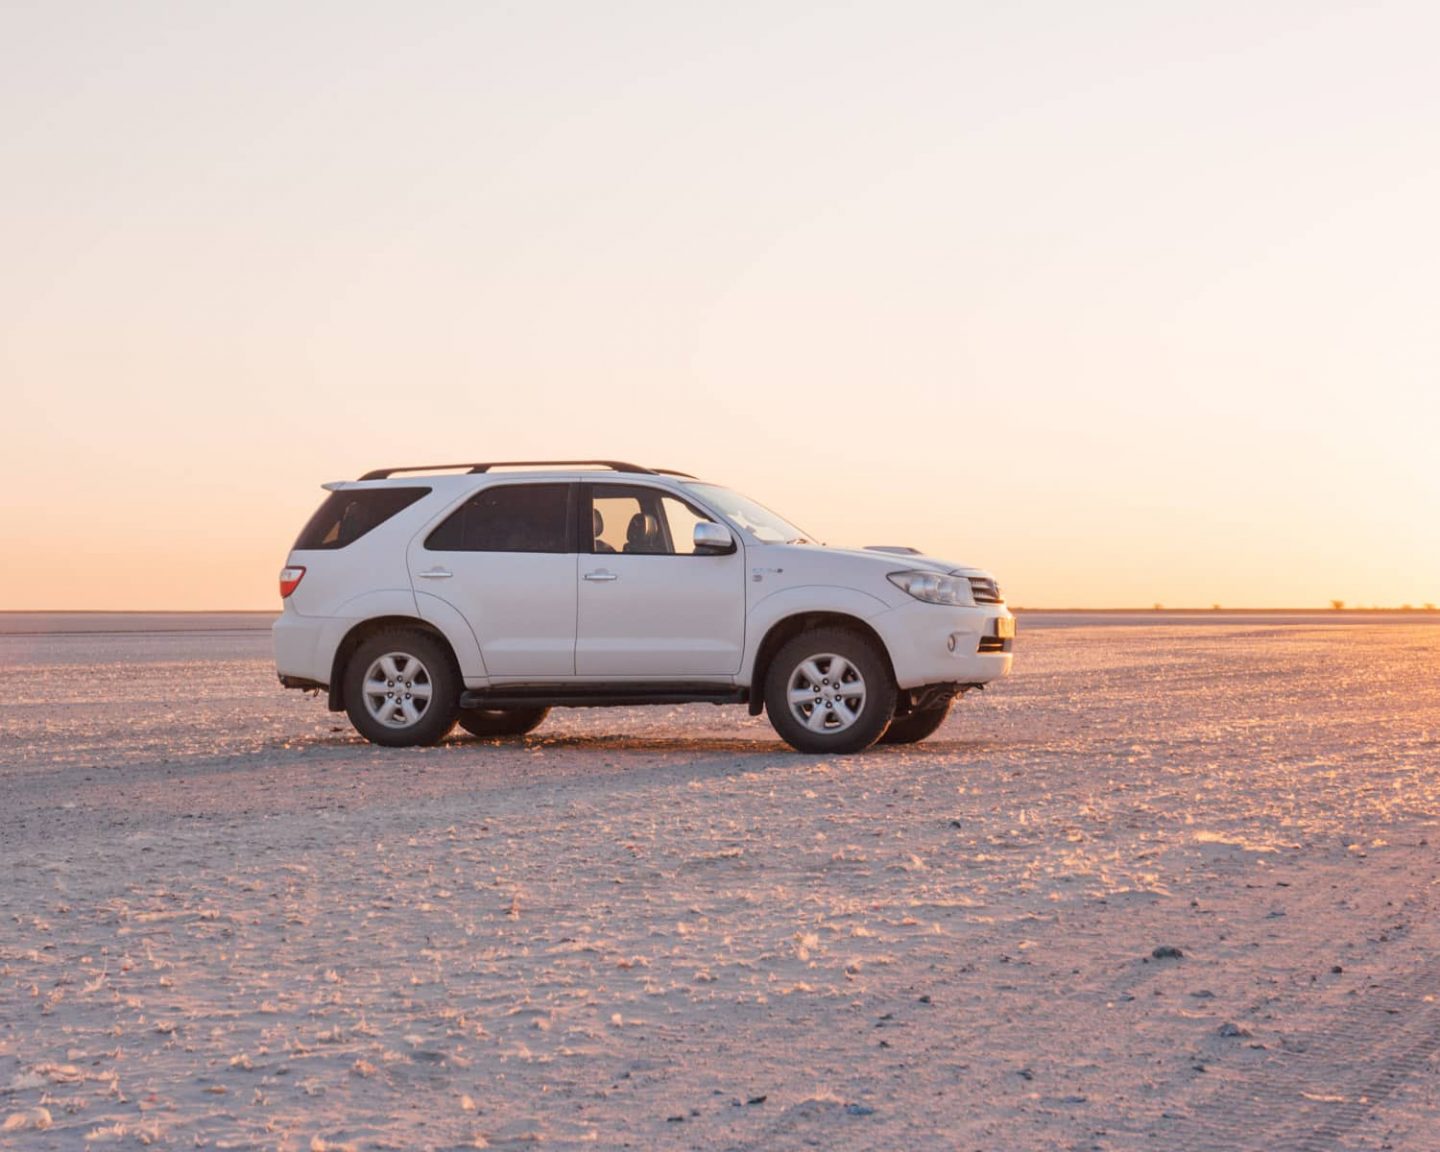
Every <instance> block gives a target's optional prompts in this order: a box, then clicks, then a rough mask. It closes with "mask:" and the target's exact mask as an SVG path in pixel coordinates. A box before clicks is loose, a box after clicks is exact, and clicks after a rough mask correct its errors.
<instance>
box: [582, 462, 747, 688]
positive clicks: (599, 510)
mask: <svg viewBox="0 0 1440 1152" xmlns="http://www.w3.org/2000/svg"><path fill="white" fill-rule="evenodd" d="M579 514H580V523H581V524H584V525H587V527H588V528H589V529H590V531H587V532H586V533H585V534H584V539H583V540H582V541H581V544H580V548H581V552H580V558H579V559H580V564H579V570H580V571H579V576H580V578H579V581H578V584H579V600H578V613H577V621H576V636H575V671H576V673H577V674H578V675H581V676H590V677H642V678H649V679H671V678H683V677H686V676H717V675H733V674H735V673H737V672H739V671H740V657H741V654H742V651H743V649H744V645H745V557H744V553H743V552H742V551H741V549H740V548H739V545H738V544H737V546H736V548H735V549H734V550H733V551H731V552H730V553H728V554H713V553H712V554H705V553H703V552H700V553H697V552H696V550H695V546H694V542H693V541H694V526H695V524H696V523H697V522H698V521H702V520H712V517H710V516H709V515H708V514H706V513H705V512H703V511H701V510H700V509H699V508H697V507H695V506H694V505H692V504H689V503H688V502H687V501H684V500H682V499H680V498H679V497H678V496H676V495H675V494H674V493H672V492H670V491H668V490H667V489H661V488H652V487H649V486H648V485H639V484H606V483H593V484H586V485H583V486H582V491H581V498H580V508H579Z"/></svg>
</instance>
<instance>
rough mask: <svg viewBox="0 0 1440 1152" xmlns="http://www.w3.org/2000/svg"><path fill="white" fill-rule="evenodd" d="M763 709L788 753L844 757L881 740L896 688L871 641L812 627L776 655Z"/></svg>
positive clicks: (846, 631)
mask: <svg viewBox="0 0 1440 1152" xmlns="http://www.w3.org/2000/svg"><path fill="white" fill-rule="evenodd" d="M765 710H766V711H767V712H768V713H769V715H770V723H771V724H772V725H774V727H775V731H776V732H778V733H779V734H780V738H781V739H782V740H784V741H785V743H787V744H789V745H790V746H791V747H792V748H795V749H797V750H798V751H801V752H815V753H821V754H824V753H830V754H836V755H845V754H847V753H851V752H860V751H862V750H864V749H866V748H868V747H870V745H871V744H873V743H875V741H876V740H877V739H879V737H880V734H881V733H882V732H883V731H884V730H885V726H886V725H887V724H888V723H889V722H890V718H891V716H892V715H893V714H894V712H895V684H894V681H893V680H892V679H891V677H890V669H889V667H888V666H887V665H886V662H885V659H884V657H883V656H882V655H881V654H880V652H879V651H878V650H877V649H876V647H875V645H874V644H873V643H872V642H871V641H870V640H869V639H867V638H866V637H864V636H862V635H860V634H859V633H858V632H852V631H850V630H849V629H845V628H816V629H813V630H811V631H808V632H802V633H800V635H798V636H796V637H794V638H793V639H791V640H789V641H787V642H786V643H785V644H784V645H783V646H782V647H781V649H780V651H779V652H777V653H776V654H775V659H774V660H773V661H771V663H770V669H769V671H768V672H767V674H766V676H765Z"/></svg>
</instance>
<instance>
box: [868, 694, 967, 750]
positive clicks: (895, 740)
mask: <svg viewBox="0 0 1440 1152" xmlns="http://www.w3.org/2000/svg"><path fill="white" fill-rule="evenodd" d="M949 715H950V701H949V700H946V701H945V703H943V704H937V705H935V707H933V708H917V709H916V710H915V711H914V712H909V713H907V714H906V715H904V716H896V717H895V719H893V720H891V721H890V727H888V728H886V729H885V734H884V735H883V736H881V737H880V743H881V744H918V743H920V741H921V740H924V739H925V737H927V736H929V735H931V734H932V733H934V731H935V730H936V729H937V728H939V727H940V725H941V724H943V723H945V717H947V716H949Z"/></svg>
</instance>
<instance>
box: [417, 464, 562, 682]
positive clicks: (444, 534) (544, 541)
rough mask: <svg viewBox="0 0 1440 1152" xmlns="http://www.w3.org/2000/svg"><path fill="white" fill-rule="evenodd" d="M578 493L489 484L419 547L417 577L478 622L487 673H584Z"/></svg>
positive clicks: (556, 487) (552, 486) (422, 588)
mask: <svg viewBox="0 0 1440 1152" xmlns="http://www.w3.org/2000/svg"><path fill="white" fill-rule="evenodd" d="M576 500H577V490H576V485H575V484H573V483H571V482H568V481H565V480H554V481H527V482H523V483H520V482H517V483H503V484H490V485H486V486H485V487H484V488H481V489H480V491H479V492H477V493H476V494H475V495H474V496H472V497H471V498H470V499H469V500H467V501H466V502H465V503H464V504H463V505H461V506H460V507H459V508H457V509H456V510H455V511H454V512H452V513H451V514H450V515H449V516H448V517H446V519H445V520H444V521H442V522H441V523H440V524H439V525H438V526H436V527H435V528H434V529H433V530H432V531H430V532H429V533H428V534H424V535H422V536H420V537H417V538H416V539H415V540H413V541H412V542H411V544H410V552H409V563H410V578H411V580H412V581H413V583H414V586H415V591H416V593H417V594H420V595H422V596H423V595H426V594H428V595H431V596H436V597H439V598H440V599H442V600H445V601H446V602H448V603H449V604H450V605H452V606H453V607H454V608H455V609H456V610H458V611H459V612H460V613H461V615H463V616H464V617H465V619H466V620H467V621H468V622H469V624H470V627H471V628H472V629H473V630H474V632H475V639H476V640H477V641H478V642H479V645H480V653H481V655H482V656H483V657H484V660H485V670H486V672H487V673H488V674H489V675H490V676H492V677H494V676H502V677H523V678H529V677H549V676H572V675H574V673H575V611H576V592H575V585H576V554H575V538H576V528H575V524H576V518H575V517H576Z"/></svg>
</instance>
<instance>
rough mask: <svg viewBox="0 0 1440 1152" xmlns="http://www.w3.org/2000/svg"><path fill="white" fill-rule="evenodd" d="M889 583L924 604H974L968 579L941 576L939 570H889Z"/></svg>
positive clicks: (964, 606) (962, 606)
mask: <svg viewBox="0 0 1440 1152" xmlns="http://www.w3.org/2000/svg"><path fill="white" fill-rule="evenodd" d="M890 583H892V584H894V585H895V587H897V588H901V589H904V590H905V591H906V592H908V593H910V595H911V596H913V597H915V599H917V600H923V601H925V603H926V604H953V605H955V606H957V607H960V608H970V607H973V606H974V604H975V600H974V598H973V597H972V596H971V595H970V581H969V580H965V579H961V578H959V577H955V576H942V575H941V574H940V573H939V572H891V573H890Z"/></svg>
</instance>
